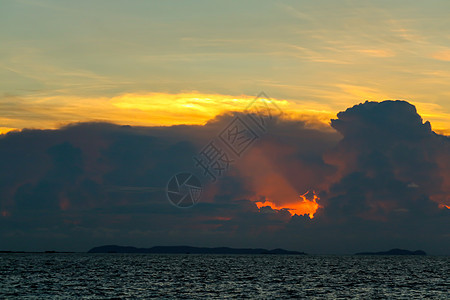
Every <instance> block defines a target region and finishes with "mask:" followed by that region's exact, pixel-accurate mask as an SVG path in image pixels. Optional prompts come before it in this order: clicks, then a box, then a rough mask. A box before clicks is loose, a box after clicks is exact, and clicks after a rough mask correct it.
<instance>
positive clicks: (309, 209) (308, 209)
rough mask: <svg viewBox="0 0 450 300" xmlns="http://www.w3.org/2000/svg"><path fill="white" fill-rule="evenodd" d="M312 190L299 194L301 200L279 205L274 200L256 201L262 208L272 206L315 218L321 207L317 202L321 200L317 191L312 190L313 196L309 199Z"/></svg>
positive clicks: (293, 213) (292, 213)
mask: <svg viewBox="0 0 450 300" xmlns="http://www.w3.org/2000/svg"><path fill="white" fill-rule="evenodd" d="M309 193H310V192H309V191H307V192H306V193H304V194H302V195H300V196H299V198H300V201H296V202H292V203H288V204H285V205H277V204H275V203H273V202H272V201H268V200H266V201H258V202H255V204H256V206H257V207H258V208H259V209H261V208H262V207H267V206H268V207H270V208H272V209H276V210H287V211H289V213H290V214H291V215H298V216H302V215H308V216H309V218H310V219H313V218H314V214H315V213H316V211H317V209H318V208H319V207H320V206H319V204H318V203H317V200H319V196H317V195H316V192H315V191H313V192H312V196H313V198H312V199H311V200H310V199H308V197H307V195H308V194H309Z"/></svg>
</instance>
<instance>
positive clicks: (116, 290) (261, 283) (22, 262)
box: [0, 254, 450, 299]
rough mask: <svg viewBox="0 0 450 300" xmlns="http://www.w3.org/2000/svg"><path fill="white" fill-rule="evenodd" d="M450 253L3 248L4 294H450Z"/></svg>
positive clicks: (0, 295)
mask: <svg viewBox="0 0 450 300" xmlns="http://www.w3.org/2000/svg"><path fill="white" fill-rule="evenodd" d="M449 275H450V257H448V256H446V257H437V256H425V257H417V256H394V257H387V256H381V257H380V256H378V257H377V256H289V255H287V256H282V255H156V254H0V299H11V298H21V299H79V298H84V299H136V298H141V299H144V298H159V299H172V298H182V299H196V298H205V299H219V298H220V299H223V298H263V299H273V298H309V299H354V298H361V299H420V298H431V299H450V292H449V290H450V278H449Z"/></svg>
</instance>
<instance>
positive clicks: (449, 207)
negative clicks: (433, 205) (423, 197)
mask: <svg viewBox="0 0 450 300" xmlns="http://www.w3.org/2000/svg"><path fill="white" fill-rule="evenodd" d="M439 208H442V209H443V208H446V209H450V206H448V205H445V204H439Z"/></svg>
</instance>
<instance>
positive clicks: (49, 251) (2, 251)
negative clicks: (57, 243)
mask: <svg viewBox="0 0 450 300" xmlns="http://www.w3.org/2000/svg"><path fill="white" fill-rule="evenodd" d="M0 253H47V254H52V253H76V252H73V251H54V250H47V251H6V250H0Z"/></svg>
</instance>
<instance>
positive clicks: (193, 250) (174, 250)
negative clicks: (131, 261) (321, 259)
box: [88, 245, 306, 255]
mask: <svg viewBox="0 0 450 300" xmlns="http://www.w3.org/2000/svg"><path fill="white" fill-rule="evenodd" d="M88 253H161V254H163V253H164V254H186V253H189V254H293V255H306V253H304V252H299V251H289V250H285V249H273V250H267V249H262V248H229V247H216V248H206V247H190V246H155V247H152V248H136V247H125V246H117V245H106V246H100V247H94V248H92V249H90V250H89V251H88Z"/></svg>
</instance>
